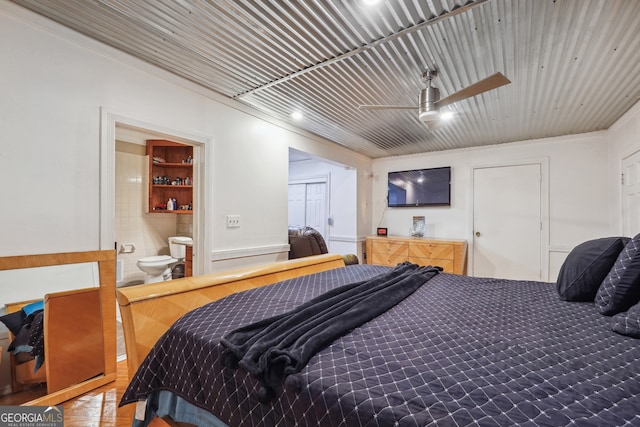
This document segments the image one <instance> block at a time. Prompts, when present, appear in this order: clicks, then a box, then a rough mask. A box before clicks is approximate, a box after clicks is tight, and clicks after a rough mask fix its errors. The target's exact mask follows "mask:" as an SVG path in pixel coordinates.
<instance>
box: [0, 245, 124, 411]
mask: <svg viewBox="0 0 640 427" xmlns="http://www.w3.org/2000/svg"><path fill="white" fill-rule="evenodd" d="M92 262H95V263H97V265H98V272H99V273H98V276H99V282H100V288H99V290H98V291H97V292H99V296H98V298H92V301H96V300H97V301H96V304H95V306H88V305H87V302H86V300H85V299H83V298H84V297H85V296H88V295H93V294H95V292H96V289H95V288H94V289H80V290H72V291H65V292H56V293H51V294H48V295H47V298H46V301H45V307H53V308H52V309H50V310H47V308H45V316H46V318H45V337H47V336H49V337H50V338H52V337H51V336H52V335H55V334H58V335H62V336H63V339H64V340H63V339H60V340H56V339H55V338H52V339H53V340H54V341H59V342H62V343H63V344H61V345H62V346H64V343H65V342H68V339H67V338H65V337H66V336H68V335H69V332H68V331H69V326H68V325H66V324H64V321H63V322H58V321H48V320H47V319H48V318H49V316H50V315H54V316H56V315H57V317H58V318H59V319H62V320H64V318H65V317H68V316H65V313H66V312H68V311H69V310H71V309H72V307H74V308H75V309H76V310H77V307H78V305H79V304H80V305H82V306H83V307H84V308H85V309H86V310H85V311H87V310H92V312H91V313H87V315H88V316H92V317H95V316H100V317H101V319H102V321H101V323H102V341H103V343H104V351H99V352H98V353H96V354H95V357H104V372H103V373H99V374H98V375H96V376H94V377H93V378H90V379H88V380H85V381H78V382H74V381H69V378H68V377H70V376H73V375H75V374H76V372H73V373H72V374H69V372H68V371H69V370H70V369H71V370H72V371H81V369H78V366H77V363H79V360H80V359H78V358H76V357H75V355H73V354H72V355H69V356H67V355H66V353H58V352H56V356H54V357H47V355H49V356H50V354H48V353H46V352H48V351H50V350H49V349H48V344H47V340H46V339H45V353H46V354H45V364H46V367H47V370H49V371H51V372H53V371H55V372H54V376H53V377H51V378H52V382H53V384H51V385H49V389H50V390H56V391H53V392H50V393H48V394H47V395H45V396H43V397H40V398H37V399H34V400H31V401H29V402H27V403H25V404H26V405H49V406H50V405H57V404H59V403H61V402H64V401H66V400H69V399H71V398H73V397H76V396H79V395H81V394H83V393H86V392H88V391H90V390H93V389H95V388H98V387H100V386H102V385H105V384H107V383H110V382H112V381H115V379H116V311H115V307H116V302H115V289H116V253H115V251H114V250H105V251H89V252H67V253H55V254H39V255H22V256H10V257H1V258H0V271H3V270H18V269H29V268H34V267H49V266H56V265H69V264H83V263H92ZM88 307H92V308H88ZM96 308H97V309H96ZM56 313H59V314H56ZM92 320H95V319H92ZM56 325H57V328H56ZM49 329H51V331H49ZM76 329H77V328H76ZM80 330H82V328H81V329H80ZM98 334H99V332H98ZM50 344H51V342H50ZM88 354H89V353H88ZM91 354H93V353H91ZM53 362H55V363H53ZM51 372H50V373H51ZM56 375H57V376H58V377H59V378H60V380H59V381H58V380H57V379H56ZM84 378H86V376H85V377H84Z"/></svg>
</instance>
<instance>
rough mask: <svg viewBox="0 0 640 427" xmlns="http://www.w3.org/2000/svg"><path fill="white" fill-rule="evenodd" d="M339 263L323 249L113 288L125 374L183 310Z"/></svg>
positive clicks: (131, 371) (131, 372) (341, 262)
mask: <svg viewBox="0 0 640 427" xmlns="http://www.w3.org/2000/svg"><path fill="white" fill-rule="evenodd" d="M344 265H345V264H344V260H343V258H342V256H341V255H333V254H325V255H316V256H311V257H306V258H298V259H293V260H289V261H282V262H275V263H270V264H264V265H258V266H252V267H245V268H240V269H235V270H229V271H224V272H219V273H212V274H206V275H202V276H193V277H185V278H182V279H176V280H169V281H166V282H159V283H151V284H146V285H137V286H130V287H124V288H118V289H117V292H116V293H117V299H118V304H119V306H120V313H121V315H122V326H123V329H124V339H125V346H126V350H127V369H128V373H129V379H131V378H132V377H133V375H134V374H135V372H136V370H137V369H138V366H140V364H141V363H142V360H143V359H144V358H145V356H146V355H147V354H148V353H149V351H150V350H151V348H152V347H153V345H154V344H155V343H156V341H157V340H158V339H159V338H160V337H161V336H162V335H163V334H164V333H165V331H166V330H167V329H169V327H170V326H171V325H172V324H173V323H174V322H175V321H176V320H178V318H179V317H180V316H182V315H183V314H185V313H187V312H189V311H191V310H193V309H195V308H198V307H201V306H203V305H205V304H207V303H209V302H211V301H215V300H218V299H220V298H222V297H225V296H227V295H231V294H233V293H236V292H241V291H245V290H248V289H253V288H258V287H261V286H267V285H271V284H273V283H276V282H279V281H282V280H286V279H291V278H294V277H298V276H304V275H306V274H312V273H318V272H321V271H325V270H331V269H334V268H338V267H344Z"/></svg>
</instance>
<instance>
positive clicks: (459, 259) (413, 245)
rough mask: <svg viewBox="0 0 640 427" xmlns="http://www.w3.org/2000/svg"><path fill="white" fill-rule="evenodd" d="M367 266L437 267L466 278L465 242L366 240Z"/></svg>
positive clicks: (400, 238) (401, 239)
mask: <svg viewBox="0 0 640 427" xmlns="http://www.w3.org/2000/svg"><path fill="white" fill-rule="evenodd" d="M366 259H367V264H378V265H389V266H395V265H396V264H399V263H401V262H404V261H409V262H413V263H415V264H419V265H437V266H440V267H442V268H443V269H444V272H446V273H455V274H467V241H466V240H457V239H430V238H426V237H400V236H398V237H394V236H387V237H382V236H368V237H367V239H366Z"/></svg>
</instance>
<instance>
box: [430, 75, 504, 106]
mask: <svg viewBox="0 0 640 427" xmlns="http://www.w3.org/2000/svg"><path fill="white" fill-rule="evenodd" d="M509 83H511V80H509V79H508V78H506V77H505V76H504V75H503V74H502V73H495V74H493V75H491V76H489V77H487V78H486V79H482V80H480V81H479V82H476V83H474V84H472V85H471V86H467V87H466V88H464V89H461V90H459V91H458V92H455V93H452V94H451V95H449V96H446V97H444V98H442V99H441V100H439V101H438V102H436V105H437V106H438V107H444V106H445V105H449V104H453V103H454V102H458V101H462V100H463V99H467V98H471V97H472V96H476V95H480V94H481V93H483V92H487V91H489V90H492V89H495V88H498V87H500V86H504V85H507V84H509Z"/></svg>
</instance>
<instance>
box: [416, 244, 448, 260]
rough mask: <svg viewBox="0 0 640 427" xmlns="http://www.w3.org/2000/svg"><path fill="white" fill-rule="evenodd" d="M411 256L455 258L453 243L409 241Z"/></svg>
mask: <svg viewBox="0 0 640 427" xmlns="http://www.w3.org/2000/svg"><path fill="white" fill-rule="evenodd" d="M409 256H410V257H416V258H435V259H448V260H452V261H453V259H454V256H453V245H448V244H446V243H414V242H411V243H409Z"/></svg>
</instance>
